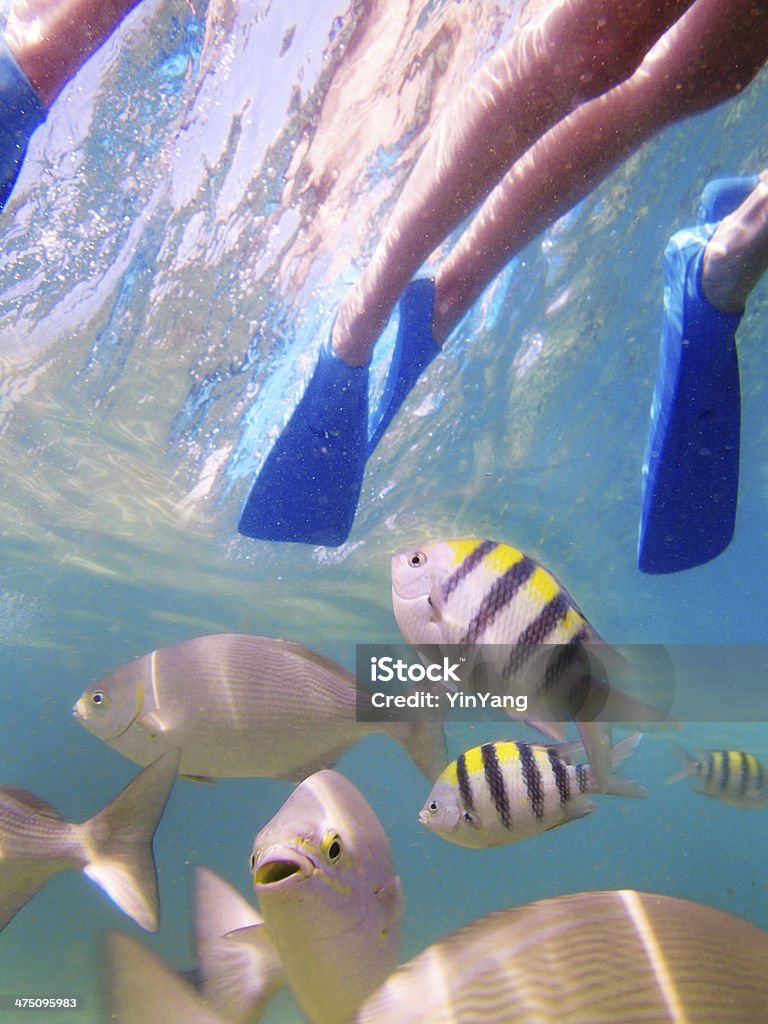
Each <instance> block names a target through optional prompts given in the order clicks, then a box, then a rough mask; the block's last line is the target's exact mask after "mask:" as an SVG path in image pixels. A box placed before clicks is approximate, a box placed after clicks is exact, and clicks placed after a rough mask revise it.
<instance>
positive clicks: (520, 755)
mask: <svg viewBox="0 0 768 1024" xmlns="http://www.w3.org/2000/svg"><path fill="white" fill-rule="evenodd" d="M391 574H392V604H393V610H394V614H395V618H396V621H397V623H398V626H399V627H400V630H401V632H402V634H403V636H404V638H405V640H406V641H407V642H408V643H410V644H412V645H414V646H416V647H417V648H418V647H420V646H421V645H428V646H432V647H434V646H435V645H437V647H438V648H441V649H442V648H444V647H445V646H446V645H453V644H457V645H459V646H460V647H461V648H462V650H464V651H470V650H471V649H472V648H473V646H478V647H481V646H483V645H490V646H492V647H496V648H500V649H501V651H502V657H501V660H500V662H499V665H501V671H502V672H507V674H508V676H509V677H510V678H512V677H513V676H514V678H515V680H516V685H518V684H519V679H520V677H521V675H522V674H524V673H526V672H527V673H528V675H527V685H529V686H530V692H531V694H532V696H533V698H534V703H533V706H534V707H536V703H535V698H536V696H537V694H538V693H539V692H540V691H542V690H544V689H546V690H547V694H546V702H545V703H542V704H541V705H540V707H546V708H548V709H550V710H551V709H552V708H553V707H554V708H557V709H559V710H564V711H565V710H568V709H569V708H572V707H573V706H574V705H573V702H572V701H571V700H570V698H571V697H572V695H573V692H574V687H576V686H579V685H581V684H582V683H583V681H584V680H583V678H582V677H583V674H584V672H585V671H586V672H587V673H588V674H589V679H588V684H589V686H590V687H592V688H593V691H594V692H598V693H599V697H600V707H604V706H606V704H607V703H608V702H610V703H611V707H612V717H611V718H610V719H609V722H620V721H625V722H626V724H634V723H635V722H638V721H640V720H643V716H647V720H648V721H651V722H659V721H663V720H664V716H663V715H662V714H661V713H656V709H654V708H653V707H649V706H648V705H645V704H643V703H642V702H641V701H638V700H636V699H635V698H634V697H632V696H629V695H626V694H624V693H621V692H620V691H617V690H616V689H615V688H614V687H613V686H612V685H611V684H610V681H608V682H606V681H605V680H601V679H599V678H594V677H593V663H592V662H591V660H587V661H586V662H585V661H579V660H578V654H579V652H580V651H582V650H586V649H589V650H590V651H591V650H595V651H597V652H598V661H599V662H600V663H606V664H609V665H612V666H616V665H617V664H618V665H620V658H618V659H617V658H616V656H615V654H614V652H612V650H611V648H610V647H609V646H608V645H607V644H606V643H605V642H604V641H603V640H602V638H601V637H600V636H599V635H598V633H597V632H596V631H595V630H594V628H593V627H592V626H591V625H590V623H589V621H588V620H587V618H586V617H585V615H584V614H583V612H582V611H581V610H580V609H579V607H578V606H577V605H576V603H575V602H574V600H573V598H572V597H571V596H570V594H569V593H568V591H567V590H566V589H565V588H564V586H563V585H562V584H561V583H560V582H559V581H558V580H557V578H556V577H555V576H554V575H553V574H552V573H550V572H549V571H548V570H547V569H545V568H544V567H543V566H542V565H541V564H540V563H538V562H537V561H536V560H535V559H532V558H530V557H529V556H527V555H525V554H524V553H523V552H521V551H519V550H518V549H516V548H513V547H510V546H509V545H505V544H499V543H496V542H492V541H488V540H477V539H466V540H458V541H438V542H436V543H432V544H427V545H424V546H422V547H420V548H414V549H411V550H409V551H406V552H402V553H400V554H398V555H396V556H395V557H394V558H393V559H392V564H391ZM553 646H554V647H555V648H556V649H557V650H559V651H562V652H564V654H563V655H562V656H558V657H557V658H555V659H554V660H553V658H552V656H551V648H552V647H553ZM542 652H544V654H546V657H542ZM420 653H423V652H420ZM478 664H479V662H478ZM483 665H484V670H487V662H483ZM620 667H621V666H620ZM580 674H581V675H580ZM601 687H602V689H601ZM558 688H559V691H560V696H561V697H563V695H565V699H564V700H562V702H561V703H560V704H557V703H555V704H553V703H552V699H553V698H552V694H553V692H556V691H557V690H558ZM360 696H361V694H360V690H359V688H358V685H357V680H356V678H355V676H354V675H352V674H351V673H350V672H348V671H347V670H346V669H344V668H343V667H342V666H341V665H338V664H337V663H335V662H333V661H331V660H330V659H328V658H326V657H324V656H323V655H320V654H317V653H315V652H313V651H311V650H309V649H307V648H305V647H302V646H301V645H299V644H296V643H290V642H287V641H284V640H279V639H271V638H267V637H257V636H248V635H244V634H217V635H212V636H202V637H196V638H192V639H190V640H187V641H184V642H182V643H178V644H174V645H172V646H169V647H161V648H159V649H157V650H155V651H152V652H150V653H149V654H146V655H143V656H141V657H138V658H136V659H135V660H134V661H132V662H129V663H128V664H125V665H123V666H121V667H119V668H117V669H116V670H114V671H113V672H111V673H110V674H108V675H107V676H104V677H103V678H101V679H99V680H98V681H97V682H95V683H93V684H91V685H89V686H88V687H87V688H86V689H85V691H84V692H83V693H82V695H81V696H80V697H79V699H78V700H77V701H76V703H75V706H74V709H73V713H74V716H75V718H76V720H77V721H78V722H79V723H80V724H82V725H83V726H84V727H85V728H86V729H87V730H88V731H89V732H91V733H93V734H94V735H96V736H97V737H98V738H100V739H101V740H103V741H104V742H105V743H106V744H108V745H109V746H110V747H112V748H113V749H114V750H116V751H118V752H119V753H121V754H123V755H124V756H125V757H127V758H129V759H130V760H131V761H133V762H135V763H137V764H139V765H142V766H144V767H143V770H142V771H141V772H139V774H138V775H137V776H136V777H135V778H134V779H133V780H132V781H131V782H129V783H128V785H127V786H126V787H125V789H124V790H123V791H122V792H121V793H120V794H118V796H117V797H116V798H115V799H114V800H113V801H112V802H111V803H110V804H109V805H108V806H107V807H106V808H104V809H103V810H102V811H101V812H99V813H98V814H96V815H95V817H93V818H91V819H90V820H88V821H86V822H84V823H83V824H71V823H68V822H66V821H64V820H63V819H62V818H61V816H60V815H59V813H58V812H57V811H56V810H54V808H53V807H51V806H50V805H49V804H47V803H46V802H45V801H44V800H43V799H42V798H41V797H39V796H36V795H34V794H32V793H29V792H26V791H25V790H21V789H19V788H17V787H14V786H2V787H0V928H4V927H6V926H7V925H8V924H9V922H10V921H11V919H12V918H13V917H14V916H15V915H16V914H17V913H18V912H19V911H20V910H21V908H22V907H23V906H24V904H25V903H26V902H27V901H28V900H29V899H31V898H32V897H33V896H34V894H35V893H36V892H37V891H38V890H39V889H40V888H41V887H42V886H43V885H44V884H45V882H46V881H47V880H48V879H49V878H50V877H52V875H53V874H55V873H56V872H58V871H60V870H62V869H64V868H74V869H75V870H81V871H82V872H83V873H84V874H85V875H86V876H87V877H88V878H90V879H91V880H92V881H94V882H95V883H96V884H97V885H98V886H100V887H101V888H102V889H103V891H104V892H105V893H106V894H107V895H108V896H109V897H110V898H111V899H112V901H113V902H114V903H115V904H116V905H117V907H119V908H120V910H122V911H123V912H124V913H125V914H126V915H128V916H129V917H130V918H132V919H133V920H134V921H135V922H136V923H137V924H138V925H140V926H141V927H142V928H144V929H145V930H148V931H153V930H156V929H157V928H158V926H159V921H160V901H159V893H158V885H157V874H156V870H155V864H154V858H153V849H152V843H153V838H154V835H155V832H156V830H157V828H158V824H159V822H160V819H161V817H162V815H163V811H164V809H165V806H166V803H167V801H168V798H169V795H170V793H171V789H172V787H173V784H174V780H175V779H176V777H177V775H181V776H183V777H185V778H188V779H192V780H196V781H210V780H214V779H216V778H225V777H249V776H252V777H270V778H276V779H285V780H288V781H292V782H296V783H297V785H296V787H295V788H294V789H293V791H292V792H291V794H290V795H289V796H288V798H287V799H286V800H285V801H284V803H283V805H282V807H281V808H280V809H279V810H278V811H277V813H276V814H275V815H274V816H273V817H272V819H271V820H270V821H268V822H266V823H263V824H261V823H257V827H256V828H255V829H254V831H255V838H254V840H253V845H252V848H251V850H250V858H248V855H247V851H244V852H243V860H244V861H246V860H248V859H249V863H250V873H251V880H252V888H253V891H254V894H255V898H256V901H257V904H258V908H257V907H254V906H253V905H252V904H251V903H250V902H249V901H247V900H246V899H245V898H244V897H243V896H242V895H241V893H240V892H239V891H238V889H237V888H236V887H234V886H233V885H231V884H230V883H229V882H228V881H227V880H225V879H224V878H221V877H220V876H218V875H217V874H216V873H214V872H213V871H211V870H210V869H208V868H205V867H197V868H195V871H194V900H193V903H194V908H193V921H192V928H191V931H192V934H193V937H194V964H193V967H192V970H191V971H190V972H188V973H187V974H179V973H177V972H176V971H175V970H173V969H172V968H171V967H169V966H168V965H166V964H165V963H163V961H162V960H161V959H160V958H158V957H157V956H156V955H155V954H154V953H152V952H151V951H150V950H149V949H147V948H146V947H145V946H144V944H143V943H142V942H140V941H139V940H138V939H137V938H135V937H133V936H131V935H129V934H126V933H124V932H122V931H117V930H112V931H111V932H110V933H109V934H108V936H107V942H106V951H107V970H106V972H105V979H106V987H107V999H108V1005H109V1014H110V1020H112V1021H115V1022H117V1024H176V1022H178V1024H182V1022H183V1024H252V1022H255V1021H258V1020H260V1019H261V1018H262V1016H263V1015H264V1013H265V1012H266V1010H267V1008H268V1006H269V1005H270V1003H271V1002H272V1000H273V998H274V997H275V995H276V994H277V993H278V992H280V991H281V990H284V989H288V990H290V992H291V993H292V995H293V998H294V999H295V1001H296V1003H297V1004H298V1006H299V1007H300V1010H301V1012H302V1014H303V1015H304V1016H305V1018H306V1019H307V1020H309V1021H311V1022H313V1024H348V1022H359V1024H407V1022H411V1021H413V1022H423V1024H442V1022H445V1024H464V1022H467V1024H468V1022H470V1021H471V1022H478V1024H507V1022H508V1024H516V1022H519V1024H524V1022H529V1021H531V1020H532V1019H534V1017H535V1019H536V1020H541V1021H542V1022H548V1024H584V1022H586V1021H589V1024H640V1022H641V1021H648V1020H653V1021H658V1022H666V1021H669V1022H670V1024H673V1022H674V1024H680V1022H682V1021H685V1022H686V1024H698V1022H702V1024H703V1022H704V1021H714V1020H717V1021H726V1020H727V1021H728V1022H730V1024H741V1022H743V1024H748V1022H749V1024H753V1022H754V1021H757V1020H762V1019H768V980H766V978H767V977H768V975H766V972H765V970H764V965H765V962H766V958H767V957H768V933H766V932H764V931H762V930H761V929H759V928H757V927H756V926H755V925H753V924H750V923H748V922H747V921H744V920H742V919H740V918H738V917H736V916H734V915H731V914H728V913H725V912H723V911H720V910H715V909H714V908H710V907H707V906H704V905H703V904H698V903H693V902H690V901H687V900H679V899H675V898H673V897H671V896H661V895H655V894H649V893H642V892H637V891H635V890H631V889H628V890H616V891H606V892H588V893H575V894H572V895H569V896H559V897H556V898H554V899H549V900H543V901H538V902H536V903H532V904H529V905H527V906H522V907H517V908H511V909H500V910H499V911H497V912H495V913H491V914H489V915H487V916H485V917H482V918H479V919H478V920H476V921H474V922H472V923H471V924H469V925H467V926H465V927H464V928H461V929H459V930H458V931H457V932H455V933H453V934H452V935H449V936H447V937H446V938H444V939H442V940H440V941H438V942H436V943H434V944H433V945H432V946H430V947H429V948H428V949H426V950H424V951H423V952H421V953H419V954H417V955H416V956H415V957H414V958H413V959H412V960H410V961H408V962H407V963H405V964H402V963H401V953H400V944H401V932H402V925H403V920H404V915H405V909H406V902H405V895H404V892H403V888H402V885H401V881H400V878H399V875H398V873H397V870H396V866H395V864H394V861H393V857H392V851H391V848H390V844H389V840H388V837H387V835H386V832H385V830H384V828H383V826H382V824H381V822H380V821H379V818H378V817H377V815H376V813H375V812H374V810H373V808H372V807H371V805H370V804H369V803H368V801H367V800H366V799H365V797H364V796H363V794H362V793H361V792H360V791H359V789H358V788H357V787H356V786H355V785H353V783H352V782H350V781H349V780H348V779H347V778H346V777H345V776H344V775H342V774H340V773H338V772H337V771H334V770H333V765H334V764H335V763H336V761H337V760H338V759H339V757H341V755H342V754H343V753H344V752H345V751H347V750H348V749H349V748H351V747H352V746H353V745H355V744H357V743H358V742H361V741H362V740H364V739H365V738H366V736H368V735H370V734H372V733H376V732H382V733H385V734H387V735H389V736H390V737H391V738H392V739H394V740H396V742H398V743H399V744H400V746H401V747H402V748H403V750H404V751H405V752H406V753H407V754H408V756H409V757H410V758H411V759H412V761H413V762H414V764H415V765H416V766H417V767H418V768H419V769H420V771H421V772H422V774H423V775H424V776H425V777H426V778H427V780H428V782H429V784H430V786H431V789H430V790H429V792H428V795H427V797H426V800H425V801H424V803H423V806H422V809H421V811H420V812H419V813H418V814H417V813H416V809H415V807H414V809H413V812H412V821H413V823H414V825H416V821H417V819H418V821H419V822H420V823H421V824H422V825H423V826H425V827H426V828H427V829H429V830H430V831H432V832H435V833H436V835H438V836H439V837H441V838H442V839H444V840H446V841H448V842H450V843H453V844H455V845H458V846H460V847H465V848H471V849H486V848H493V847H498V846H503V845H506V844H510V843H514V842H517V841H520V840H525V839H528V840H532V841H536V837H537V836H539V835H541V834H542V833H544V832H547V831H549V830H551V829H553V828H559V827H562V826H564V825H566V824H568V823H570V822H575V821H577V820H578V819H580V818H583V817H585V816H586V815H588V814H590V813H591V812H593V811H594V810H595V809H596V808H597V804H596V803H595V802H594V801H593V800H592V799H590V797H591V796H592V795H593V794H608V795H613V796H617V797H624V798H638V797H645V796H647V795H648V793H647V791H646V789H645V788H644V787H642V786H640V785H638V784H637V783H635V782H632V781H631V780H630V779H628V778H626V777H625V776H623V775H620V774H619V773H618V769H619V768H621V767H622V766H623V765H624V763H625V762H626V761H627V760H628V759H629V758H630V757H631V756H632V755H633V754H634V753H635V751H636V750H637V747H638V744H639V742H640V739H641V733H640V732H639V731H634V732H631V733H630V734H629V735H627V736H625V737H624V738H623V739H621V740H619V741H618V742H616V743H615V744H614V743H612V741H611V731H610V728H609V727H608V725H606V723H603V722H594V721H589V720H587V717H586V716H582V717H580V714H579V713H578V712H577V713H575V714H573V715H570V716H564V718H563V720H561V721H558V720H553V721H546V720H545V719H543V718H542V719H539V718H538V717H537V716H536V715H535V714H534V715H533V716H529V717H527V718H526V722H527V723H528V724H531V725H534V726H535V727H538V728H540V729H542V730H543V731H545V732H547V733H548V734H549V735H551V736H552V737H553V740H556V742H554V741H552V742H540V743H537V742H531V741H529V740H525V739H506V738H505V739H499V738H494V737H491V736H489V737H488V738H487V739H485V740H484V741H483V742H482V743H480V744H478V745H477V746H474V747H472V748H470V749H467V750H464V751H463V752H461V753H459V755H458V756H457V757H455V758H454V759H453V760H450V761H449V758H448V753H447V748H446V743H445V734H444V724H443V722H442V720H441V721H439V722H432V721H418V720H417V721H413V722H406V721H397V722H382V723H366V722H361V721H358V720H357V716H356V711H357V709H358V701H359V699H360ZM547 702H548V703H547ZM622 713H625V714H626V719H624V720H622V718H621V715H622ZM519 717H520V716H517V715H512V716H511V718H512V719H513V720H514V719H516V718H519ZM570 719H572V720H573V721H574V722H575V724H576V726H577V727H578V729H579V732H580V734H581V737H580V739H578V740H565V739H563V738H562V737H563V735H564V732H565V729H566V727H567V722H568V720H570ZM511 724H512V723H511V722H510V723H509V725H510V726H511ZM678 753H679V755H680V758H681V759H682V767H681V768H680V770H679V771H677V772H675V773H674V774H672V775H670V776H669V777H668V779H667V781H668V782H676V781H679V780H681V779H684V778H691V779H692V780H693V783H694V787H695V788H696V789H697V790H698V791H699V792H701V793H703V794H705V795H707V796H709V797H712V798H715V799H717V800H720V801H721V802H723V803H726V804H729V805H731V806H734V807H738V808H742V809H758V808H761V807H765V806H767V805H768V784H767V783H768V780H767V779H766V777H765V770H764V768H763V766H762V765H761V764H760V762H759V760H758V759H757V758H756V757H755V756H754V755H752V754H749V753H746V752H742V751H736V750H710V751H703V752H701V753H699V754H697V755H696V756H695V757H692V756H690V755H689V754H688V753H687V752H685V751H683V750H682V749H679V748H678ZM471 856H476V855H475V854H472V855H471ZM585 947H586V948H589V951H590V955H589V960H590V969H589V971H584V970H583V968H582V959H581V958H580V957H579V956H578V955H574V950H575V951H576V952H577V953H578V950H579V949H583V948H585ZM542 963H546V965H547V970H546V971H545V972H542V970H541V964H542ZM617 989H620V990H621V993H622V998H621V1000H617V996H616V992H617Z"/></svg>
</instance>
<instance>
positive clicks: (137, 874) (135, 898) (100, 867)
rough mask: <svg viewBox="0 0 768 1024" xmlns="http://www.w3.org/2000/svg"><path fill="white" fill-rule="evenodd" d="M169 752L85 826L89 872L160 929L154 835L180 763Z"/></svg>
mask: <svg viewBox="0 0 768 1024" xmlns="http://www.w3.org/2000/svg"><path fill="white" fill-rule="evenodd" d="M180 756H181V754H180V751H178V750H169V751H167V752H166V753H165V754H162V755H161V756H160V757H158V758H157V760H156V761H153V762H152V764H150V765H149V766H148V767H147V768H145V769H144V770H143V771H141V772H139V774H138V775H137V776H136V777H135V778H134V779H133V780H132V781H131V782H129V783H128V785H127V786H126V787H125V789H124V790H123V791H122V792H121V793H120V794H119V795H118V796H117V797H115V799H114V800H113V801H112V803H111V804H108V805H107V807H105V808H104V810H103V811H100V812H99V813H98V814H97V815H96V816H95V817H93V818H91V819H90V821H86V822H85V824H83V825H81V826H80V828H81V829H82V835H83V840H84V843H85V845H86V848H87V849H88V864H87V865H86V867H85V868H84V873H85V874H86V875H87V876H88V877H89V878H90V879H92V880H93V881H94V882H95V883H96V884H97V885H99V886H101V888H102V889H103V890H104V892H106V894H107V895H108V896H109V897H110V898H111V899H112V900H114V902H115V903H116V904H117V905H118V907H120V909H121V910H122V911H123V912H124V913H126V914H127V915H128V916H129V917H132V918H133V920H134V921H135V922H136V923H137V924H138V925H140V927H142V928H144V929H146V930H147V931H151V932H153V931H157V928H158V925H159V923H160V903H159V899H158V892H157V872H156V870H155V858H154V855H153V852H152V839H153V838H154V835H155V830H156V828H157V826H158V823H159V821H160V818H161V817H162V814H163V811H164V809H165V805H166V803H167V801H168V796H169V795H170V792H171V788H172V787H173V783H174V781H175V779H176V773H177V771H178V767H179V760H180Z"/></svg>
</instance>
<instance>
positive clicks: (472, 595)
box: [391, 538, 665, 790]
mask: <svg viewBox="0 0 768 1024" xmlns="http://www.w3.org/2000/svg"><path fill="white" fill-rule="evenodd" d="M391 576H392V607H393V610H394V614H395V619H396V620H397V624H398V626H399V628H400V631H401V633H402V634H403V636H404V638H405V639H406V640H407V641H408V643H410V644H416V645H436V646H437V647H441V646H443V645H459V646H460V647H463V648H465V649H472V650H474V651H475V657H476V658H480V659H481V660H482V659H483V658H487V659H488V660H487V663H486V665H485V668H486V670H489V669H490V672H491V678H495V679H497V680H498V679H499V678H506V679H508V680H509V681H511V680H512V679H514V681H515V685H516V686H521V685H522V686H523V692H526V693H527V694H529V695H530V696H529V700H528V709H527V713H526V714H517V713H512V714H510V717H514V718H517V719H519V720H522V721H525V722H528V723H529V724H531V725H535V726H536V727H537V728H538V729H540V730H541V731H543V732H545V733H546V734H547V735H548V736H551V737H552V738H553V739H558V740H562V739H564V737H565V730H564V727H563V725H562V724H560V725H558V723H563V722H566V721H569V720H574V721H576V722H577V725H578V727H579V732H580V734H581V737H582V740H583V742H584V746H585V748H586V751H587V755H588V757H589V761H590V764H591V766H592V770H593V772H594V775H595V782H596V789H597V790H603V789H604V788H605V786H606V785H607V782H608V775H609V773H610V762H611V740H610V729H609V727H608V726H607V725H605V724H603V723H602V722H599V721H595V718H596V713H593V712H592V711H590V710H589V707H587V706H586V705H584V707H583V708H582V712H581V713H579V712H578V711H576V710H574V709H575V708H579V707H581V706H582V703H583V701H584V700H586V699H587V697H586V696H585V694H587V695H588V699H589V700H590V701H598V702H599V703H598V704H597V706H596V712H601V711H603V710H606V711H607V710H610V714H611V718H612V720H614V721H633V722H639V721H642V722H657V721H663V720H664V719H665V716H664V715H663V714H661V713H660V712H659V711H657V709H656V708H654V707H651V706H649V705H645V704H643V703H641V702H640V701H636V700H634V699H633V698H631V697H628V696H626V695H624V694H622V693H621V692H620V691H618V690H617V689H616V688H615V687H613V686H608V685H606V682H605V681H603V680H601V679H600V678H599V675H598V674H596V673H593V672H592V668H593V665H594V664H599V666H600V668H601V669H602V668H606V669H611V670H613V671H616V670H617V669H618V670H621V671H624V670H625V669H626V668H627V665H626V663H625V662H624V659H623V658H622V657H621V655H620V654H619V653H618V652H617V651H615V650H614V649H613V648H612V647H610V646H609V645H608V644H606V643H605V641H604V640H603V639H602V637H600V636H599V634H598V633H597V632H596V631H595V629H594V628H593V626H592V625H591V624H590V622H589V621H588V619H587V618H586V616H585V615H584V613H583V612H582V611H581V609H580V608H579V607H578V605H577V604H576V602H575V601H574V599H573V598H572V597H571V595H570V594H569V593H568V591H567V590H566V589H565V587H564V586H563V584H562V583H561V582H560V581H559V580H558V579H557V577H556V576H554V575H553V574H552V573H551V572H549V570H548V569H546V568H544V566H543V565H541V564H540V563H539V562H537V561H536V560H535V559H534V558H531V557H530V556H529V555H526V554H525V553H524V552H523V551H520V550H519V549H518V548H514V547H512V546H510V545H508V544H499V543H498V542H496V541H492V540H480V539H478V538H468V539H461V540H451V541H437V542H435V543H433V544H426V545H424V546H422V547H419V548H413V549H411V550H409V551H402V552H400V553H398V554H396V555H395V556H394V557H393V559H392V564H391ZM552 645H557V646H555V647H554V649H553V646H552ZM481 650H482V652H483V653H482V654H481V653H480V652H481ZM587 651H588V652H589V660H588V656H587ZM499 658H501V661H500V662H499V661H498V660H496V659H499ZM467 660H468V661H470V660H471V659H469V658H467ZM590 707H591V705H590ZM585 711H586V713H584V712H585Z"/></svg>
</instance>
